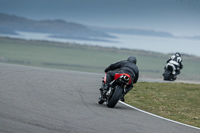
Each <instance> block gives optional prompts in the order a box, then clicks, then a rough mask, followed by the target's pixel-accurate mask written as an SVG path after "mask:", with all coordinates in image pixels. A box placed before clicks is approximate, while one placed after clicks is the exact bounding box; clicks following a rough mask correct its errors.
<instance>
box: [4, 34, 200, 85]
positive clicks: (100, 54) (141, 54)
mask: <svg viewBox="0 0 200 133" xmlns="http://www.w3.org/2000/svg"><path fill="white" fill-rule="evenodd" d="M130 55H135V56H136V57H137V60H138V63H137V65H138V67H139V70H140V77H149V78H162V76H161V75H162V73H163V71H164V70H163V68H164V65H165V63H166V60H167V59H168V58H169V55H166V54H161V53H154V52H148V51H139V50H129V49H117V48H104V47H97V46H87V45H84V46H83V45H78V44H70V43H59V42H49V41H34V40H23V39H11V38H5V37H0V62H4V63H14V64H23V65H31V66H39V67H49V68H58V69H70V70H78V71H88V72H103V70H104V69H105V68H106V67H107V66H108V65H110V64H111V63H113V62H116V61H119V60H124V59H127V57H128V56H130ZM183 65H184V69H183V70H182V72H181V75H180V76H179V77H178V79H184V80H197V81H198V80H200V69H199V68H198V67H199V66H200V58H199V57H195V56H183Z"/></svg>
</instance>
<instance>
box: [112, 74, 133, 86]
mask: <svg viewBox="0 0 200 133" xmlns="http://www.w3.org/2000/svg"><path fill="white" fill-rule="evenodd" d="M123 75H125V76H127V77H129V82H128V84H130V83H131V82H132V81H131V76H130V75H129V74H127V73H116V74H115V77H114V80H116V79H118V78H119V77H120V76H123Z"/></svg>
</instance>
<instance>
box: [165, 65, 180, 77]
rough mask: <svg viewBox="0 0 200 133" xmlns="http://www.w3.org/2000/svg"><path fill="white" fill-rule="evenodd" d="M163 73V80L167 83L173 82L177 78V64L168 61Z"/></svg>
mask: <svg viewBox="0 0 200 133" xmlns="http://www.w3.org/2000/svg"><path fill="white" fill-rule="evenodd" d="M164 69H165V71H164V73H163V79H164V80H168V81H175V80H176V79H177V76H178V74H179V73H178V70H179V64H178V63H177V62H174V61H170V62H169V63H167V65H166V66H165V68H164Z"/></svg>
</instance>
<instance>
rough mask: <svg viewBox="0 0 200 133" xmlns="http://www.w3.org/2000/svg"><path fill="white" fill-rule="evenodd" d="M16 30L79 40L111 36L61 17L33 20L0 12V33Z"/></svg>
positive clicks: (13, 32) (14, 31)
mask: <svg viewBox="0 0 200 133" xmlns="http://www.w3.org/2000/svg"><path fill="white" fill-rule="evenodd" d="M16 31H24V32H39V33H49V34H51V37H57V38H72V39H81V40H98V41H106V40H103V39H99V37H101V38H102V37H103V38H113V36H110V35H109V34H106V33H105V32H101V31H95V30H91V29H90V28H88V27H87V26H84V25H81V24H77V23H73V22H66V21H64V20H61V19H58V20H42V21H35V20H31V19H27V18H24V17H18V16H15V15H7V14H3V13H0V33H1V34H17V33H16Z"/></svg>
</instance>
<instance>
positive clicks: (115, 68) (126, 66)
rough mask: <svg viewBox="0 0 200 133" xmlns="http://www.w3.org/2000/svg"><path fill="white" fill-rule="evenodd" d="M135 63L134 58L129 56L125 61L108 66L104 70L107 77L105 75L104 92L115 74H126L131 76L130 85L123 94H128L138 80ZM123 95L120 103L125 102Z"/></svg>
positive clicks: (137, 70)
mask: <svg viewBox="0 0 200 133" xmlns="http://www.w3.org/2000/svg"><path fill="white" fill-rule="evenodd" d="M136 63H137V59H136V57H135V56H130V57H128V59H127V60H122V61H119V62H116V63H114V64H111V65H109V66H108V67H107V68H106V69H105V70H104V72H105V73H107V75H106V83H105V86H104V88H103V89H104V90H106V91H107V90H108V88H109V83H110V82H111V81H113V79H114V77H115V74H116V73H127V74H129V75H130V76H131V80H132V83H131V84H129V85H128V86H127V91H126V92H125V94H126V93H128V92H129V91H130V90H131V89H132V88H133V84H135V83H137V80H138V78H139V69H138V67H137V66H136ZM125 94H124V95H125ZM124 95H123V96H122V97H121V98H120V99H121V101H125V99H124Z"/></svg>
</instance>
